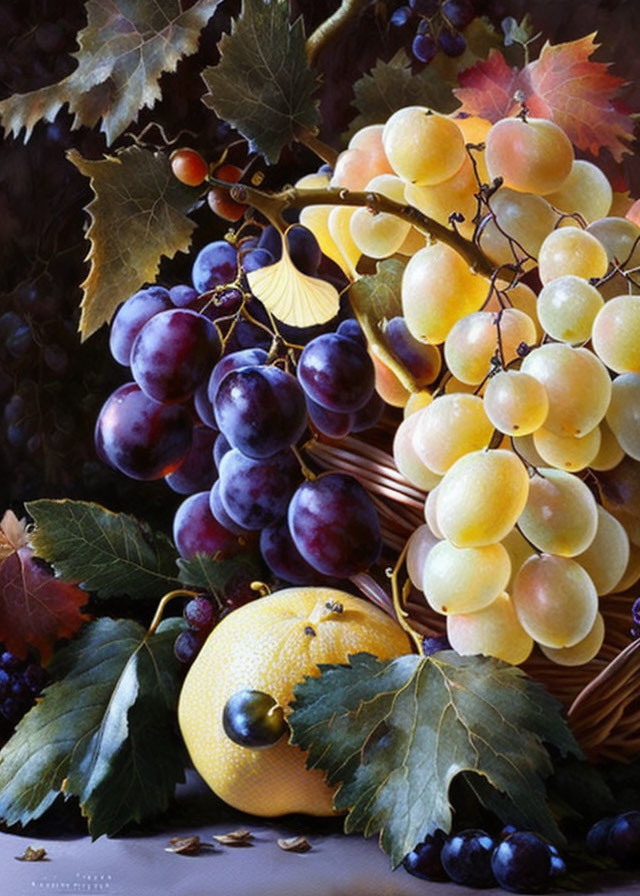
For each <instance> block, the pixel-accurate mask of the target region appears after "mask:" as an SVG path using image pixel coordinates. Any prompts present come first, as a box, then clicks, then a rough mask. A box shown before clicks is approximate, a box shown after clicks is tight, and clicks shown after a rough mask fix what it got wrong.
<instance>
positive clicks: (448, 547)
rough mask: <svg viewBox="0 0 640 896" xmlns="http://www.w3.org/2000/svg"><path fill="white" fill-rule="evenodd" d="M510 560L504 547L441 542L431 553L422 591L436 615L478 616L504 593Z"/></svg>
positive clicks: (426, 562) (426, 566) (425, 565)
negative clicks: (478, 612)
mask: <svg viewBox="0 0 640 896" xmlns="http://www.w3.org/2000/svg"><path fill="white" fill-rule="evenodd" d="M510 573H511V560H510V559H509V554H508V553H507V551H506V549H505V548H504V547H503V546H502V545H501V544H488V545H485V546H484V547H479V548H457V547H455V545H453V544H451V542H449V541H441V542H439V543H438V544H437V545H435V546H434V547H433V549H432V550H431V551H430V552H429V554H428V556H427V558H426V560H425V564H424V570H423V577H422V591H423V592H424V596H425V597H426V599H427V603H428V604H429V606H430V607H431V608H432V609H433V610H435V611H436V613H444V614H446V615H449V614H451V613H475V612H476V611H477V610H482V609H483V608H484V607H486V606H488V605H489V604H490V603H491V602H492V601H493V600H495V599H496V597H497V596H498V595H499V594H501V593H502V591H504V588H505V586H506V584H507V582H508V581H509V575H510Z"/></svg>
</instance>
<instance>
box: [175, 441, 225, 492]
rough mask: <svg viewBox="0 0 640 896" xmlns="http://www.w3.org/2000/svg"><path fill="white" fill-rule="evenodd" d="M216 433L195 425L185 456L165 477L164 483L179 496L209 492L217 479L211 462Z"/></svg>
mask: <svg viewBox="0 0 640 896" xmlns="http://www.w3.org/2000/svg"><path fill="white" fill-rule="evenodd" d="M216 436H217V433H216V432H215V430H213V429H210V428H209V427H208V426H204V425H201V424H196V425H195V426H194V427H193V439H192V441H191V448H190V449H189V452H188V453H187V456H186V457H185V459H184V460H183V461H182V463H181V464H180V466H179V467H178V469H177V470H175V471H174V472H173V473H168V474H167V475H166V476H165V482H166V483H167V485H168V486H169V488H171V489H172V490H173V491H174V492H178V494H180V495H193V494H194V493H195V492H202V491H205V490H207V491H208V490H209V489H210V488H211V486H212V485H213V483H214V481H215V479H216V478H217V471H216V467H215V464H214V462H213V445H214V442H215V440H216Z"/></svg>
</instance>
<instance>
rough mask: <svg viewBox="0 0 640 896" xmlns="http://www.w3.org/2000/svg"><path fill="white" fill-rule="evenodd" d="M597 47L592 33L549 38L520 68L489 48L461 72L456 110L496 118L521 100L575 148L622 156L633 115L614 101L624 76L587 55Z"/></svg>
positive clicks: (515, 108) (514, 109)
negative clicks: (555, 126)
mask: <svg viewBox="0 0 640 896" xmlns="http://www.w3.org/2000/svg"><path fill="white" fill-rule="evenodd" d="M597 48H598V44H596V43H595V34H589V35H587V36H586V37H582V38H580V39H579V40H574V41H569V42H568V43H562V44H556V45H552V44H550V43H549V42H547V43H545V45H544V47H543V48H542V50H541V51H540V56H539V58H538V59H536V60H534V61H533V62H530V63H529V64H528V65H526V66H525V67H524V68H523V69H522V71H518V70H517V69H515V68H511V67H510V66H509V65H508V64H507V62H506V61H505V59H504V57H503V56H502V54H501V53H500V52H499V51H497V50H493V51H492V52H491V54H490V56H489V58H488V59H487V60H486V62H478V63H477V64H476V65H474V66H473V67H472V68H469V69H467V70H466V71H465V72H462V73H461V74H460V76H459V82H460V87H459V88H458V89H457V90H455V91H454V93H455V95H456V97H457V98H458V99H459V100H460V102H461V103H462V107H461V110H460V111H462V112H466V113H467V114H469V115H480V116H482V117H483V118H488V119H489V120H490V121H497V120H498V119H500V118H503V117H505V116H508V115H513V114H515V113H516V112H517V111H518V110H519V108H520V102H521V101H524V102H525V103H526V105H527V107H528V109H529V111H530V113H531V115H532V116H535V117H539V118H549V119H551V120H552V121H555V123H556V124H558V125H559V126H560V127H561V128H562V129H563V130H564V131H565V133H566V134H567V136H568V137H569V139H570V140H571V142H572V143H573V144H574V145H575V146H576V147H578V148H579V149H582V150H585V151H587V152H590V153H592V154H593V155H597V154H598V152H599V151H600V149H602V148H605V147H606V148H607V149H609V150H610V151H611V154H612V155H613V157H614V158H615V159H616V161H620V160H621V158H622V156H623V154H624V153H628V152H630V151H631V150H630V148H629V145H628V144H629V142H630V141H631V139H632V137H633V121H632V120H631V117H630V116H628V115H626V114H624V113H623V112H622V111H620V107H619V104H617V103H616V101H615V97H616V94H617V93H618V91H619V89H620V88H621V87H622V85H623V84H624V80H623V79H622V78H619V77H617V76H615V75H612V74H610V73H609V71H608V68H609V64H608V63H603V62H593V61H591V58H590V57H591V56H592V55H593V53H594V52H595V50H596V49H597ZM516 94H518V96H519V99H515V96H516Z"/></svg>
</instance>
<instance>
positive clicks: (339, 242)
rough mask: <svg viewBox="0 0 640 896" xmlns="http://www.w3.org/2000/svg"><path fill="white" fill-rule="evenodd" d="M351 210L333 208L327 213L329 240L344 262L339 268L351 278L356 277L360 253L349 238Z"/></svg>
mask: <svg viewBox="0 0 640 896" xmlns="http://www.w3.org/2000/svg"><path fill="white" fill-rule="evenodd" d="M352 215H353V209H352V208H350V207H349V206H335V207H334V208H332V209H331V212H330V213H329V219H328V226H329V233H330V234H331V238H332V240H333V241H334V243H335V244H336V246H337V247H338V249H339V250H340V252H341V254H342V257H343V259H344V261H343V262H342V265H341V267H342V268H343V270H345V271H346V272H347V274H349V275H350V276H351V277H355V276H356V265H357V264H358V261H359V260H360V256H361V254H362V253H361V252H360V249H358V247H357V246H356V244H355V243H354V241H353V237H352V236H351V216H352Z"/></svg>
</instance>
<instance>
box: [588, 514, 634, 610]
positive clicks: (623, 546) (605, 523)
mask: <svg viewBox="0 0 640 896" xmlns="http://www.w3.org/2000/svg"><path fill="white" fill-rule="evenodd" d="M575 559H576V560H577V561H578V563H579V564H580V566H582V567H584V569H586V571H587V572H588V573H589V575H590V576H591V579H592V580H593V584H594V585H595V586H596V591H597V592H598V594H608V593H609V592H610V591H613V590H614V589H615V588H616V585H617V584H618V582H619V581H620V579H621V578H622V576H623V575H624V571H625V569H626V568H627V564H628V563H629V536H628V535H627V533H626V532H625V530H624V526H623V525H622V523H620V522H618V520H617V519H616V518H615V517H614V516H612V514H610V513H609V512H608V511H607V510H605V509H604V507H600V506H598V528H597V529H596V534H595V538H594V539H593V541H592V542H591V544H590V545H589V547H588V548H587V549H586V551H583V552H582V553H581V554H578V555H577V556H576V558H575Z"/></svg>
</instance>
